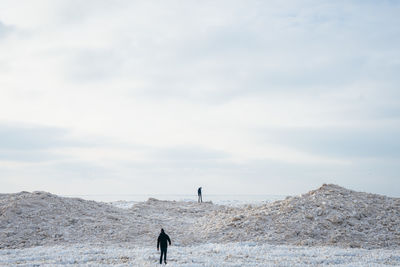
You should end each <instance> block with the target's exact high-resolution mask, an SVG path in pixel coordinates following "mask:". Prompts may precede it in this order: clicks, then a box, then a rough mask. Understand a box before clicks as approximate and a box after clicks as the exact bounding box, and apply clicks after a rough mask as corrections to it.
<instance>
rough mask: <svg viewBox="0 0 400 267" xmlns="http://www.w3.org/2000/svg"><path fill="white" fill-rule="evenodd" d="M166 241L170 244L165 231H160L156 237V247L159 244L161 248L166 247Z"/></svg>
mask: <svg viewBox="0 0 400 267" xmlns="http://www.w3.org/2000/svg"><path fill="white" fill-rule="evenodd" d="M168 243H169V244H170V245H171V239H169V236H168V235H167V234H166V233H164V232H161V233H160V235H159V236H158V239H157V249H158V248H159V247H160V246H161V249H166V248H167V247H168Z"/></svg>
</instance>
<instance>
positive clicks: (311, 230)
mask: <svg viewBox="0 0 400 267" xmlns="http://www.w3.org/2000/svg"><path fill="white" fill-rule="evenodd" d="M196 227H197V229H198V232H199V233H201V234H202V238H204V239H207V240H211V242H221V241H222V242H228V241H234V240H235V241H255V242H262V243H273V244H294V245H334V246H340V247H362V248H385V247H388V248H394V247H395V248H398V247H400V199H399V198H389V197H385V196H380V195H375V194H368V193H361V192H355V191H351V190H348V189H345V188H342V187H340V186H337V185H332V184H329V185H326V184H324V185H323V186H322V187H321V188H319V189H317V190H313V191H310V192H309V193H307V194H303V195H301V196H297V197H288V198H287V199H285V200H282V201H276V202H274V203H271V204H266V205H262V206H256V207H252V206H248V207H247V208H241V209H229V210H225V211H224V212H219V213H213V214H210V215H209V216H208V217H207V218H204V220H202V221H201V222H199V223H198V224H197V225H196Z"/></svg>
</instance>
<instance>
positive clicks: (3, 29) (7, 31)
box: [0, 20, 15, 40]
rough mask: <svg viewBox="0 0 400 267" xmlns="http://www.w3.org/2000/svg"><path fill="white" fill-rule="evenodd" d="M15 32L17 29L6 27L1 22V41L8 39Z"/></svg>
mask: <svg viewBox="0 0 400 267" xmlns="http://www.w3.org/2000/svg"><path fill="white" fill-rule="evenodd" d="M13 31H15V27H13V26H9V25H6V24H4V23H3V22H2V21H1V20H0V40H1V39H4V38H5V37H7V35H9V34H10V33H11V32H13Z"/></svg>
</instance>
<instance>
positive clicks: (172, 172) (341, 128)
mask: <svg viewBox="0 0 400 267" xmlns="http://www.w3.org/2000/svg"><path fill="white" fill-rule="evenodd" d="M21 6H24V8H21ZM399 10H400V4H399V3H397V2H393V1H385V2H382V3H376V2H374V1H351V2H340V3H339V2H320V1H301V2H299V1H289V2H282V1H268V2H260V1H246V2H243V1H218V2H208V1H185V2H181V1H169V2H168V3H167V2H162V3H161V2H159V1H146V2H137V1H119V2H113V3H111V2H110V1H84V2H82V1H39V2H35V3H33V2H30V1H25V2H23V4H21V3H20V2H19V3H18V4H17V3H15V2H14V1H2V2H1V3H0V17H1V22H0V39H1V41H0V49H1V51H7V53H1V54H0V72H1V73H0V93H1V98H0V121H19V122H22V124H4V123H2V124H0V158H1V163H2V164H4V165H7V164H8V165H7V166H9V168H10V169H8V170H10V172H8V173H7V174H14V175H13V177H14V178H18V177H19V178H20V180H16V181H19V183H20V184H24V183H28V182H27V181H28V179H29V170H31V169H29V168H28V167H27V165H29V166H31V167H32V168H33V169H34V170H35V173H36V176H37V177H40V174H41V173H42V174H43V175H49V176H53V177H59V178H60V179H57V181H58V182H60V181H61V180H62V179H65V181H68V177H69V176H71V177H72V176H74V177H80V179H81V180H82V181H84V180H85V178H84V177H85V175H87V176H90V177H95V176H96V177H97V176H98V177H102V179H108V178H109V179H110V180H107V181H105V180H104V181H103V184H101V185H100V183H99V184H98V188H99V190H104V191H107V190H108V189H109V188H111V187H110V186H111V185H114V184H119V186H120V187H118V186H117V187H113V188H114V189H115V190H116V191H118V190H119V189H122V190H127V189H126V188H127V187H128V186H127V185H129V186H131V188H136V187H137V189H135V190H137V192H142V191H143V190H152V186H154V184H162V182H163V181H164V179H163V178H164V177H168V179H171V181H174V182H176V183H177V184H185V186H186V187H185V188H186V189H187V190H189V188H190V186H191V184H192V185H193V184H194V183H197V182H198V181H201V180H202V179H203V178H204V179H205V180H207V183H208V186H210V187H211V186H213V185H215V186H216V187H217V186H218V187H219V188H220V189H221V190H223V189H224V186H225V185H227V187H226V190H231V192H235V190H240V191H242V190H245V189H244V188H247V189H248V191H249V192H255V191H257V190H258V188H257V186H256V185H257V184H263V185H264V186H265V187H268V185H275V186H276V190H277V191H284V190H287V191H289V190H288V187H289V186H288V185H285V184H289V181H290V184H291V185H297V188H300V184H301V182H302V181H305V184H304V188H307V189H308V188H311V187H314V186H318V185H317V183H319V182H321V181H322V180H324V179H323V178H322V177H327V176H330V174H332V176H335V177H339V176H340V177H346V179H350V180H351V181H354V183H353V185H355V184H356V182H358V183H361V182H362V178H361V177H362V176H365V177H372V176H368V173H367V172H366V173H364V172H363V169H367V168H369V167H371V168H372V169H373V170H376V171H377V170H380V171H381V172H382V176H385V177H386V176H387V177H388V178H387V179H386V180H385V181H388V182H387V184H389V183H390V182H389V181H395V180H394V179H393V177H394V176H393V173H395V172H396V171H397V170H398V168H397V167H396V164H394V163H393V164H389V165H387V169H385V168H383V167H382V166H383V165H382V163H381V160H383V159H384V160H387V161H393V162H396V160H397V159H398V157H399V152H398V151H400V150H399V146H400V144H399V142H397V141H396V140H397V138H396V137H397V135H398V134H399V128H398V127H397V125H398V122H399V118H400V117H399V114H400V113H399V108H398V107H399V106H400V102H399V101H400V100H399V99H400V95H399V92H400V91H399V90H398V87H399V86H398V85H399V83H400V79H399V77H398V73H399V70H400V63H399V62H400V52H399V48H398V47H400V30H399V27H396V25H399V24H400V17H399V16H398V14H399ZM10 25H12V26H10ZM16 29H18V30H16ZM13 31H16V32H17V33H18V34H10V33H12V32H13ZM42 125H49V127H46V126H42ZM260 129H261V130H260ZM94 136H96V138H94ZM99 136H100V137H101V138H100V139H98V138H99ZM13 164H14V165H13ZM56 164H60V165H56ZM50 165H51V166H50ZM12 166H14V167H12ZM349 166H351V167H354V169H351V168H350V167H349ZM13 168H14V169H13ZM25 168H26V169H25ZM46 168H50V169H51V172H50V171H49V172H47V169H46ZM103 168H104V169H103ZM57 170H58V171H59V172H58V173H57ZM101 173H104V174H105V175H104V176H102V175H101ZM352 176H354V178H351V177H352ZM62 177H64V178H62ZM110 177H113V178H110ZM273 177H276V179H274V178H273ZM373 177H375V178H376V175H375V176H373ZM49 179H50V178H49ZM335 179H337V181H340V182H345V181H346V179H344V178H335ZM78 180H79V179H77V180H76V181H75V182H76V183H77V184H78V183H79V182H78ZM144 180H145V181H144ZM278 180H279V181H278ZM40 181H43V182H44V180H40ZM96 181H98V180H96ZM249 181H250V182H251V183H252V184H247V183H248V182H249ZM379 181H380V180H379V179H376V180H375V181H374V180H373V179H372V178H371V179H370V180H368V182H367V184H368V186H369V188H371V189H374V188H376V185H377V184H379ZM46 182H50V181H48V180H46ZM86 182H87V181H86ZM86 182H82V183H86ZM324 182H326V181H324ZM11 183H12V181H11ZM15 183H17V182H15ZM393 183H394V184H396V182H393ZM44 184H46V183H44ZM52 184H53V185H54V187H52V188H57V184H56V182H54V183H52ZM35 185H38V184H35ZM85 185H86V186H89V185H90V184H88V182H87V183H86V184H85ZM228 185H229V186H228ZM64 186H65V184H63V185H61V183H58V188H63V187H64ZM17 187H18V186H16V187H15V188H17ZM32 187H33V185H32ZM91 188H93V187H91ZM100 188H101V189H100ZM170 188H172V189H174V187H172V183H171V187H170ZM291 188H292V189H291V190H292V191H293V192H294V191H295V189H296V186H292V187H291ZM382 188H383V187H382ZM385 188H389V187H388V186H386V187H385ZM398 188H400V187H398ZM158 189H159V190H163V189H164V188H162V187H161V185H160V188H158ZM172 189H171V190H172ZM186 189H185V190H186ZM274 189H275V188H274ZM71 190H73V186H71ZM132 190H133V189H132ZM382 190H383V189H382Z"/></svg>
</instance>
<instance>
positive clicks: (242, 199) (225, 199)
mask: <svg viewBox="0 0 400 267" xmlns="http://www.w3.org/2000/svg"><path fill="white" fill-rule="evenodd" d="M65 197H79V198H83V199H86V200H94V201H101V202H109V203H112V204H113V205H116V206H118V207H120V208H130V207H131V206H133V205H134V204H135V203H139V202H143V201H147V200H148V199H149V198H155V199H158V200H169V201H173V200H175V201H188V202H190V201H195V202H196V201H197V195H188V194H187V195H184V194H179V195H178V194H175V195H173V194H153V195H151V194H142V195H140V194H125V195H123V194H109V195H66V196H65ZM286 197H287V196H285V195H207V194H203V201H211V202H212V203H214V204H217V205H226V206H240V205H247V204H251V205H259V204H260V205H261V204H265V203H269V202H273V201H276V200H282V199H285V198H286Z"/></svg>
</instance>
